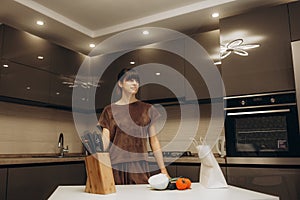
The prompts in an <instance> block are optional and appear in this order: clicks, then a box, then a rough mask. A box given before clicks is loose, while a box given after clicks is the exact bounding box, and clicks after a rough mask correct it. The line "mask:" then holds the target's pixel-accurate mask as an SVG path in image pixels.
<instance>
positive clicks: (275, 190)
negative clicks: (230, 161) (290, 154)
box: [227, 166, 300, 200]
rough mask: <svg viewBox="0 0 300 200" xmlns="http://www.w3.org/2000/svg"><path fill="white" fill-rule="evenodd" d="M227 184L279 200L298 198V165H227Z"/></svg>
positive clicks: (299, 179)
mask: <svg viewBox="0 0 300 200" xmlns="http://www.w3.org/2000/svg"><path fill="white" fill-rule="evenodd" d="M227 177H228V180H227V182H228V184H230V185H234V186H237V187H242V188H246V189H249V190H254V191H258V192H262V193H266V194H271V195H275V196H279V197H280V200H291V199H300V191H299V184H300V169H299V167H295V168H292V167H282V168H280V167H276V168H271V167H243V166H227Z"/></svg>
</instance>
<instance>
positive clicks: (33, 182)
mask: <svg viewBox="0 0 300 200" xmlns="http://www.w3.org/2000/svg"><path fill="white" fill-rule="evenodd" d="M7 183H8V185H7V200H14V199H47V198H49V196H50V195H51V194H52V193H53V192H54V190H55V189H56V188H57V186H59V185H85V183H86V173H85V165H84V163H83V162H76V163H75V162H74V163H67V164H52V165H36V166H22V167H19V166H16V167H11V168H9V169H8V181H7Z"/></svg>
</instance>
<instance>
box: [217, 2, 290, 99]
mask: <svg viewBox="0 0 300 200" xmlns="http://www.w3.org/2000/svg"><path fill="white" fill-rule="evenodd" d="M237 39H242V40H243V42H242V43H241V42H235V43H231V45H229V47H228V48H229V49H228V51H231V52H232V51H233V52H232V53H231V54H230V55H229V56H227V57H226V58H223V59H222V77H223V80H224V83H225V89H226V95H227V96H231V95H241V94H252V93H263V92H274V91H284V90H294V88H295V86H294V78H293V77H294V76H293V67H292V57H291V46H290V32H289V16H288V8H287V5H280V6H276V7H271V8H266V9H260V10H256V11H253V12H250V13H246V14H243V15H239V16H233V17H229V18H224V19H221V20H220V41H221V44H222V45H226V44H228V43H230V42H232V41H234V40H237ZM250 44H251V45H254V44H259V45H260V46H259V47H257V48H252V49H245V48H244V49H245V51H246V52H248V54H249V55H248V56H241V55H239V54H241V53H243V52H241V51H239V48H243V45H250ZM241 46H242V47H241ZM234 51H236V53H234Z"/></svg>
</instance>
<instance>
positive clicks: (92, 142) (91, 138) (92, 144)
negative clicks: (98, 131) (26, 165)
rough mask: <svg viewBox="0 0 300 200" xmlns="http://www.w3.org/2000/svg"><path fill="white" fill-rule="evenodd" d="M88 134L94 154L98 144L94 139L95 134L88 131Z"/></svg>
mask: <svg viewBox="0 0 300 200" xmlns="http://www.w3.org/2000/svg"><path fill="white" fill-rule="evenodd" d="M86 135H87V138H88V140H89V145H90V147H91V154H94V153H96V144H95V141H94V137H93V134H92V133H91V132H88V133H87V134H86Z"/></svg>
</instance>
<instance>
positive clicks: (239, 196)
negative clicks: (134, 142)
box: [49, 183, 279, 200]
mask: <svg viewBox="0 0 300 200" xmlns="http://www.w3.org/2000/svg"><path fill="white" fill-rule="evenodd" d="M84 189H85V186H59V187H58V188H57V189H56V190H55V192H54V193H53V194H52V195H51V196H50V198H49V200H69V199H70V200H79V199H80V200H85V199H88V200H94V199H95V200H96V199H97V200H99V199H100V200H101V199H107V200H116V199H118V200H120V199H126V200H135V199H136V200H149V199H151V200H153V199H154V200H157V199H171V200H182V199H188V200H191V199H197V200H279V197H276V196H271V195H267V194H263V193H258V192H254V191H250V190H245V189H242V188H238V187H234V186H229V187H228V188H222V189H206V188H204V187H203V186H202V185H200V184H199V183H192V189H189V190H162V191H159V190H153V189H152V188H151V187H150V186H149V185H116V190H117V192H116V193H112V194H106V195H101V194H90V193H86V192H84Z"/></svg>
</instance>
